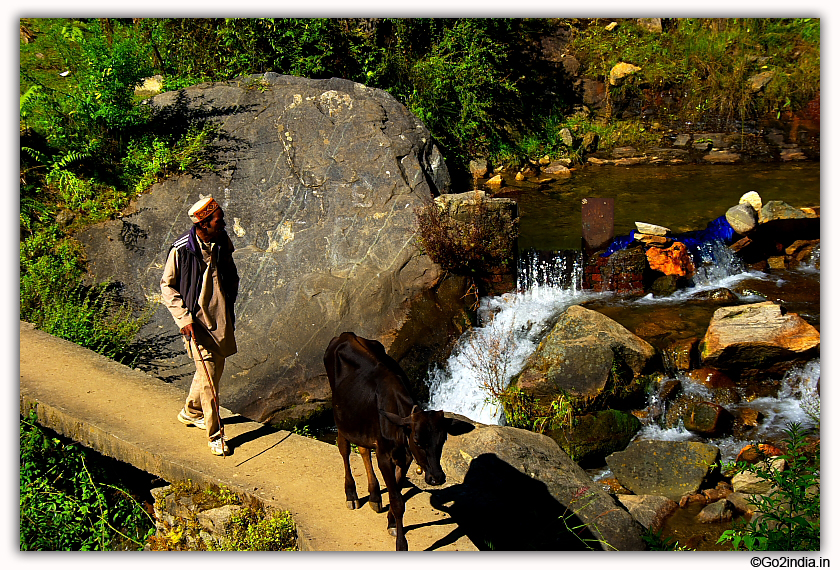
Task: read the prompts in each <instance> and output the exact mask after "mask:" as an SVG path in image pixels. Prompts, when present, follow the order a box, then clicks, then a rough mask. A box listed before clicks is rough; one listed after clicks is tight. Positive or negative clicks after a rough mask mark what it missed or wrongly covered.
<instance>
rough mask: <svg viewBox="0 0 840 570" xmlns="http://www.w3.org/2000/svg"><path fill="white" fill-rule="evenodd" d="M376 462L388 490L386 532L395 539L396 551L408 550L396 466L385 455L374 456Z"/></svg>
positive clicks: (403, 510) (403, 503) (403, 508)
mask: <svg viewBox="0 0 840 570" xmlns="http://www.w3.org/2000/svg"><path fill="white" fill-rule="evenodd" d="M376 461H377V463H378V464H379V471H381V472H382V478H383V479H384V480H385V487H387V488H388V502H389V503H390V505H389V507H388V531H389V532H390V533H391V536H396V537H397V550H408V541H406V539H405V531H404V530H403V514H405V502H404V501H403V497H402V493H401V492H400V488H399V486H398V485H397V478H396V466H395V465H394V463H393V462H392V461H391V459H390V457H388V456H387V454H384V453H382V454H380V453H377V454H376Z"/></svg>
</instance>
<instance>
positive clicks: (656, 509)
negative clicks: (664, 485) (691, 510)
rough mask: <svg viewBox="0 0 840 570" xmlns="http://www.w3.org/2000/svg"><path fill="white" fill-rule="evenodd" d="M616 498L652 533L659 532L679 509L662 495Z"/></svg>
mask: <svg viewBox="0 0 840 570" xmlns="http://www.w3.org/2000/svg"><path fill="white" fill-rule="evenodd" d="M616 498H617V499H618V500H619V502H620V503H621V504H622V505H624V507H625V508H626V509H627V510H628V511H629V512H630V514H631V515H633V518H634V519H636V520H637V521H638V522H639V524H641V525H642V526H643V527H645V528H646V529H648V530H650V531H652V532H659V530H661V528H662V525H663V524H665V521H666V520H668V517H670V516H671V515H672V514H673V513H674V511H676V510H677V509H678V508H679V505H678V504H677V502H676V501H672V500H671V499H669V498H668V497H663V496H662V495H616Z"/></svg>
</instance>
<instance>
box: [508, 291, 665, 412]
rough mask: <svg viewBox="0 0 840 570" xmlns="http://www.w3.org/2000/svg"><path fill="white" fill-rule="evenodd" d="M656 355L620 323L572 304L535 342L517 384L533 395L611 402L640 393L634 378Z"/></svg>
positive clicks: (584, 401)
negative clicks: (543, 336)
mask: <svg viewBox="0 0 840 570" xmlns="http://www.w3.org/2000/svg"><path fill="white" fill-rule="evenodd" d="M655 355H656V350H655V349H654V348H653V347H652V346H651V345H650V344H648V343H647V342H645V341H644V340H642V339H641V338H639V337H638V336H636V335H634V334H633V333H631V332H630V331H628V330H627V329H626V328H624V327H623V326H621V325H620V324H619V323H617V322H615V321H614V320H612V319H610V318H609V317H607V316H605V315H603V314H601V313H599V312H597V311H592V310H590V309H586V308H584V307H581V306H580V305H572V306H571V307H569V308H568V309H566V310H565V311H564V312H563V313H562V314H561V315H560V318H559V319H558V321H557V323H556V324H555V325H554V328H552V330H551V332H549V333H548V335H547V336H546V337H545V338H544V339H543V341H542V342H541V343H540V346H539V347H538V348H537V351H536V352H535V353H534V355H533V356H532V357H531V359H530V361H529V363H528V365H527V367H526V370H525V372H524V373H523V374H522V375H520V377H519V379H518V386H519V387H520V388H521V389H523V390H525V391H526V392H528V393H531V394H533V395H536V396H550V397H551V396H556V395H558V394H560V393H566V394H568V395H569V396H570V397H571V398H572V399H573V400H577V401H578V402H580V403H584V404H585V403H586V402H595V401H604V402H605V403H606V402H609V401H615V400H616V399H621V398H624V397H632V396H633V395H634V394H635V392H637V391H639V390H641V389H642V386H640V385H636V383H635V382H634V380H635V379H636V378H638V376H640V375H641V374H642V373H643V372H644V371H645V370H646V369H647V367H648V364H649V363H650V362H651V360H652V359H653V357H654V356H655ZM637 388H638V390H637Z"/></svg>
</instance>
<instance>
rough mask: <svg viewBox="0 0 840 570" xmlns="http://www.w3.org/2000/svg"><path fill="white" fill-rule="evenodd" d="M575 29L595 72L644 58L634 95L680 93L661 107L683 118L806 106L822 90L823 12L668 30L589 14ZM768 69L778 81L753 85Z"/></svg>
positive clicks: (697, 22) (603, 73) (687, 23)
mask: <svg viewBox="0 0 840 570" xmlns="http://www.w3.org/2000/svg"><path fill="white" fill-rule="evenodd" d="M572 29H573V31H574V40H573V53H574V54H575V56H576V57H577V58H578V59H579V60H580V62H581V64H582V65H583V67H584V70H585V73H586V74H587V75H592V76H595V77H601V78H606V77H608V75H609V72H610V69H612V67H613V66H614V65H616V64H617V63H620V62H627V63H632V64H634V65H637V66H639V67H641V68H642V70H641V71H640V72H639V80H640V81H637V82H634V83H633V84H632V85H630V86H628V88H629V89H631V90H633V93H630V94H629V95H633V96H635V97H637V98H639V99H641V100H642V101H643V103H642V104H643V105H648V106H659V107H661V106H662V103H661V102H659V103H657V102H656V101H655V100H654V97H655V96H657V95H658V94H668V93H673V94H675V95H676V97H675V99H676V102H675V103H674V104H673V105H672V106H671V107H670V108H669V109H664V111H665V113H663V109H657V111H658V113H659V114H660V115H663V114H667V113H670V114H671V115H672V116H674V117H679V120H681V121H688V120H703V119H705V118H707V117H708V116H709V115H716V116H720V117H723V118H725V119H728V120H743V119H749V118H755V117H758V116H761V115H762V114H765V113H769V112H775V111H776V110H781V109H783V108H785V107H788V108H790V109H791V110H800V109H803V108H804V107H805V106H806V105H807V104H808V103H809V102H810V101H811V100H812V99H813V98H814V97H815V96H816V95H817V94H818V93H819V88H820V79H819V78H820V73H819V65H820V54H819V35H820V34H819V21H818V20H816V19H807V18H806V19H789V18H731V19H718V18H712V19H707V18H677V19H675V20H673V22H672V23H671V24H670V25H668V26H666V29H665V31H663V33H661V34H656V33H649V32H646V31H645V30H643V29H641V28H640V27H638V26H636V25H635V24H633V23H632V21H623V22H620V23H619V25H618V26H616V27H615V28H614V29H610V30H608V29H607V27H606V25H605V22H604V21H603V20H602V21H600V22H599V21H597V20H596V21H594V22H592V21H584V22H580V23H579V25H578V26H574V27H573V28H572ZM766 71H770V72H772V78H771V80H770V82H769V83H768V84H767V85H766V86H765V87H764V88H763V89H761V90H760V91H758V92H755V91H753V90H751V89H750V86H749V81H748V80H749V78H750V77H752V76H754V75H756V74H758V73H761V72H766ZM648 94H649V95H650V96H651V97H648ZM617 95H619V94H618V93H611V96H612V97H615V96H617ZM623 95H628V93H624V94H623Z"/></svg>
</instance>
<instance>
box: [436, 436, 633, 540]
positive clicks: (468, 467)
mask: <svg viewBox="0 0 840 570" xmlns="http://www.w3.org/2000/svg"><path fill="white" fill-rule="evenodd" d="M441 466H442V467H443V469H444V472H445V473H446V475H447V479H448V482H453V483H454V485H452V486H451V487H449V488H447V489H444V490H442V491H440V492H438V493H436V500H439V501H441V502H443V503H450V504H451V506H447V507H442V508H445V509H446V510H447V511H448V512H449V513H450V514H451V515H452V516H453V518H455V519H456V520H458V521H459V526H460V528H461V529H463V530H465V531H466V532H468V533H470V535H471V536H487V535H490V536H492V537H494V538H495V540H496V542H495V543H494V547H495V548H497V549H499V550H504V549H516V550H528V549H529V548H530V546H529V544H528V543H530V544H531V545H533V542H532V541H533V540H534V537H536V536H537V535H541V536H542V535H544V540H545V543H543V544H541V545H540V544H537V546H542V547H543V548H542V549H546V548H548V547H552V546H556V545H559V544H561V543H564V544H565V547H564V549H569V548H582V547H584V544H582V543H578V538H575V537H574V536H571V535H570V534H569V533H568V530H567V529H566V526H569V527H571V528H575V527H577V526H579V525H582V527H585V528H583V529H582V531H581V532H580V534H582V535H583V539H585V540H587V542H586V544H587V545H588V546H590V547H591V548H594V549H595V550H644V548H645V547H644V544H643V542H642V540H641V538H640V537H641V531H642V529H641V527H640V526H639V525H638V523H636V522H635V521H634V520H633V518H632V517H631V516H630V514H629V513H627V511H625V510H624V509H622V508H621V507H620V506H619V505H618V504H617V503H616V502H615V500H614V499H613V498H612V497H611V496H610V495H609V494H607V493H606V492H605V491H603V490H602V489H601V488H600V487H599V486H598V485H595V484H593V482H592V479H590V478H589V476H588V475H587V474H586V472H585V471H584V470H583V469H581V468H580V467H579V466H578V465H577V464H576V463H575V462H574V461H572V459H571V458H569V456H568V455H566V454H565V453H564V452H563V451H562V450H561V449H560V448H559V447H558V446H557V444H556V443H555V442H554V441H552V440H551V439H550V438H548V437H547V436H544V435H540V434H537V433H533V432H530V431H526V430H521V429H517V428H511V427H501V426H486V427H478V428H476V429H473V430H472V431H470V432H468V433H465V434H463V435H456V436H450V437H449V439H448V440H447V442H446V444H445V445H444V449H443V455H442V457H441ZM511 490H515V491H513V492H514V493H515V494H516V500H514V501H509V502H508V503H506V505H505V507H504V508H505V512H506V513H507V516H509V517H511V518H512V519H511V520H516V521H517V523H516V524H515V525H499V524H498V520H497V517H495V516H493V513H497V512H498V508H499V504H498V497H499V496H501V495H503V494H505V493H510V492H512V491H511ZM525 513H528V514H527V516H526V515H525ZM519 515H522V516H521V517H520V516H519ZM474 540H475V539H474ZM520 541H521V542H520ZM563 541H565V542H563ZM569 541H571V542H569Z"/></svg>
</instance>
